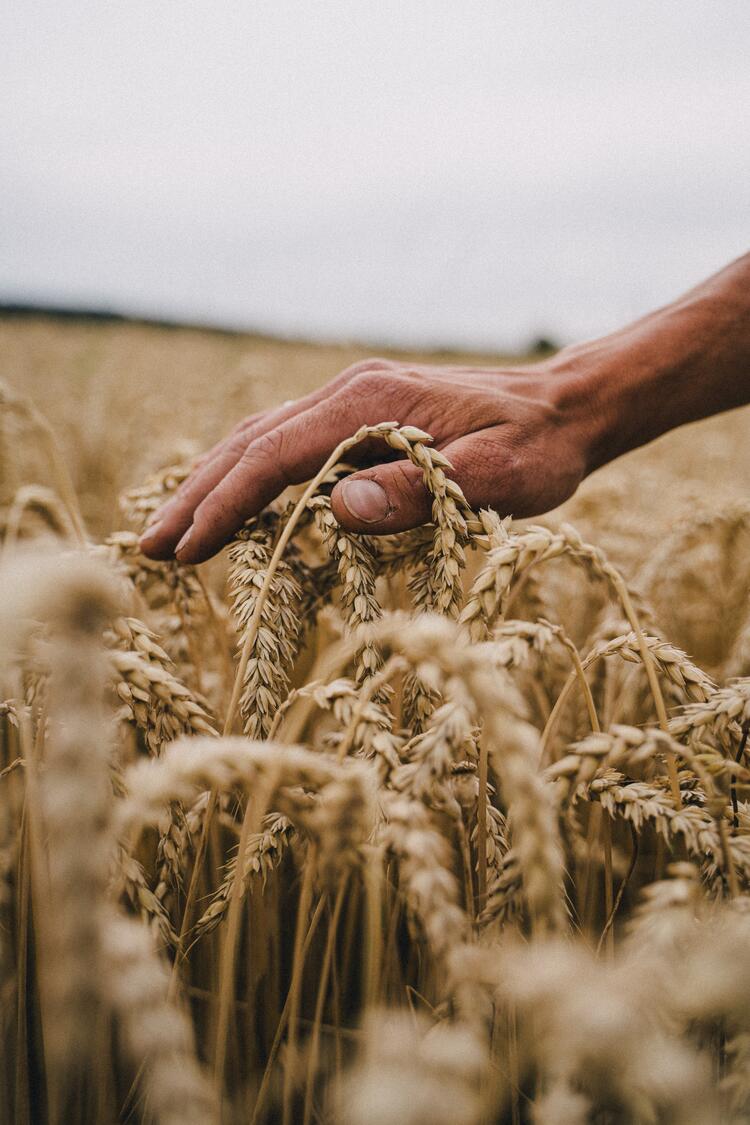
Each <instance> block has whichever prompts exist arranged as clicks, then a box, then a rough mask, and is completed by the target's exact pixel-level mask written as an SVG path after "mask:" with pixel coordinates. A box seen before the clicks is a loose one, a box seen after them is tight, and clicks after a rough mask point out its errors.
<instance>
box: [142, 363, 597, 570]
mask: <svg viewBox="0 0 750 1125" xmlns="http://www.w3.org/2000/svg"><path fill="white" fill-rule="evenodd" d="M581 397H582V396H581V395H580V394H579V393H577V391H576V388H575V380H571V379H570V377H569V376H566V375H563V374H561V373H560V372H559V371H558V370H556V369H555V368H554V365H553V364H544V363H540V364H535V365H533V366H530V367H526V368H517V369H513V368H508V369H477V368H471V367H431V366H424V367H422V366H416V367H415V366H411V365H406V364H403V363H396V362H391V361H388V360H378V359H373V360H367V361H365V362H363V363H358V364H355V365H354V366H353V367H349V368H347V370H346V371H343V372H342V373H341V374H340V375H339V376H337V378H335V379H334V380H332V382H330V383H328V384H327V385H326V386H325V387H323V388H322V389H320V390H318V391H315V392H314V393H313V394H310V395H307V396H306V397H305V398H302V399H299V400H298V401H296V402H291V403H286V404H285V405H283V406H281V407H279V408H277V409H274V410H269V411H266V412H264V413H261V414H255V415H252V416H250V417H249V418H246V419H245V420H244V421H243V422H241V423H240V424H239V425H238V426H237V427H236V428H235V429H234V430H233V431H232V433H231V434H230V435H229V436H228V437H227V438H226V439H225V440H224V441H222V442H220V443H219V444H218V445H217V446H215V447H214V448H213V449H212V450H210V451H209V452H208V453H207V454H206V455H205V456H204V457H203V458H202V459H201V460H200V461H199V463H198V465H197V466H196V468H195V469H194V470H193V472H192V473H191V475H190V476H189V477H188V478H187V479H186V480H185V481H184V482H183V484H182V486H181V487H180V489H179V490H178V492H177V494H176V495H175V497H174V498H173V499H172V500H170V501H169V503H168V504H166V505H165V506H164V507H163V508H162V509H161V510H160V511H159V512H158V513H157V515H156V519H155V521H154V523H153V524H152V525H151V527H150V528H149V529H148V530H147V532H146V533H145V534H144V536H143V538H142V540H141V546H142V549H143V551H144V552H145V553H146V554H147V555H149V556H150V557H151V558H156V559H169V558H172V557H173V556H176V557H177V558H178V559H179V560H180V561H181V562H186V563H198V562H202V561H204V560H205V559H208V558H210V557H211V556H212V555H214V554H216V552H217V551H219V550H220V549H221V548H222V547H223V546H224V545H225V544H226V543H227V542H228V541H229V540H230V539H231V538H232V536H233V535H234V534H235V532H237V530H238V529H239V528H240V527H241V526H242V525H243V523H244V522H245V520H247V519H248V518H250V517H251V516H254V515H257V514H258V512H260V511H261V510H262V509H263V508H264V507H265V506H266V505H267V504H269V503H270V502H271V501H272V500H273V499H275V497H277V496H278V495H279V494H280V493H281V492H282V491H283V490H284V488H286V486H287V485H291V484H300V483H302V482H303V481H306V480H309V479H310V478H311V477H312V476H314V474H315V473H316V472H317V471H318V470H319V469H320V468H321V466H322V465H323V464H324V463H325V461H326V459H327V458H328V457H329V456H330V454H331V453H332V451H333V450H334V449H335V447H336V446H337V445H338V443H339V442H340V441H342V440H343V439H345V438H347V437H349V436H350V435H351V434H352V433H354V432H355V431H356V430H357V429H358V428H359V427H360V426H362V425H373V424H376V423H378V422H382V421H389V420H395V421H397V422H399V423H400V424H402V425H406V424H409V425H413V426H417V427H419V428H420V429H422V430H426V431H427V432H428V433H430V434H431V435H432V437H433V439H434V442H435V445H436V447H437V448H438V449H440V450H442V451H443V453H444V454H445V456H446V457H447V458H448V459H449V460H450V462H451V464H452V465H453V470H454V471H453V473H452V474H451V475H452V477H453V479H455V480H456V481H457V483H458V484H459V485H460V486H461V488H462V489H463V491H464V494H465V496H466V498H467V500H468V502H469V504H471V505H472V507H474V508H479V507H484V506H491V507H493V508H495V509H496V510H497V511H498V512H500V513H501V514H502V515H505V514H513V515H515V516H532V515H538V514H539V513H541V512H544V511H548V510H549V509H550V508H553V507H555V506H556V505H557V504H559V503H561V502H562V501H563V500H565V499H567V498H568V497H569V496H570V495H572V493H573V492H574V491H575V489H576V487H577V486H578V484H579V482H580V481H581V479H582V478H583V476H584V475H585V474H586V472H587V471H588V468H589V466H588V461H587V459H588V453H589V450H588V443H587V440H586V431H587V427H586V424H585V409H582V406H585V403H584V404H582V402H581ZM388 457H389V451H388V449H387V447H386V446H385V444H384V443H383V442H379V441H377V440H373V441H367V442H364V443H362V445H361V446H359V447H356V448H355V449H354V450H353V451H351V453H350V454H348V455H347V460H350V459H353V460H354V463H355V464H357V465H360V464H361V465H363V466H366V467H363V468H362V469H361V470H360V471H358V472H355V473H353V474H352V475H350V476H348V477H346V478H345V479H344V480H343V481H341V482H340V483H339V484H337V485H336V487H335V488H334V490H333V493H332V496H331V504H332V507H333V512H334V515H335V516H336V518H337V520H338V521H339V522H340V523H341V525H342V526H343V527H344V528H346V529H348V530H350V531H360V532H367V533H368V534H375V535H380V534H386V533H389V532H395V531H405V530H407V529H409V528H413V527H417V526H419V525H420V524H422V523H425V522H427V521H428V520H429V518H430V506H431V501H430V496H429V493H428V492H427V490H426V488H425V487H424V484H423V483H422V477H421V473H420V471H419V469H417V468H416V467H415V466H414V465H412V464H410V462H408V461H406V460H388Z"/></svg>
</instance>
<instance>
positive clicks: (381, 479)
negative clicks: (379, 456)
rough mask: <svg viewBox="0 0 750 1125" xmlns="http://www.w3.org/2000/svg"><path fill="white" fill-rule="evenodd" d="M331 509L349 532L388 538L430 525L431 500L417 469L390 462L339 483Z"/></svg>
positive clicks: (405, 462) (332, 497) (402, 463)
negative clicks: (391, 535) (395, 532)
mask: <svg viewBox="0 0 750 1125" xmlns="http://www.w3.org/2000/svg"><path fill="white" fill-rule="evenodd" d="M331 508H332V510H333V514H334V516H335V517H336V519H337V520H338V522H339V523H340V524H341V526H342V527H343V528H344V529H345V530H346V531H362V532H366V533H367V534H368V535H389V534H391V532H394V531H409V530H410V529H411V528H412V527H419V526H420V525H421V524H423V523H427V521H428V520H429V519H430V517H431V514H432V498H431V496H430V493H429V492H428V491H427V489H426V488H425V486H424V483H423V481H422V472H421V470H420V469H418V468H417V466H416V465H412V464H411V462H409V461H390V462H388V463H387V464H385V465H376V466H375V467H374V468H372V469H365V470H364V471H363V472H361V473H353V474H352V475H351V476H350V477H347V478H346V479H345V480H343V481H340V482H339V483H338V484H337V485H336V487H335V488H334V490H333V492H332V493H331Z"/></svg>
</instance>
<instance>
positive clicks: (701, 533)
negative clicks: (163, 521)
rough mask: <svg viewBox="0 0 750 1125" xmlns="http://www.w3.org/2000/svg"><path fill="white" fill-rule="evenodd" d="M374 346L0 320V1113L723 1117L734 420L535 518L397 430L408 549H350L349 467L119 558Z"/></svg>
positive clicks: (739, 1020)
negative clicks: (178, 496)
mask: <svg viewBox="0 0 750 1125" xmlns="http://www.w3.org/2000/svg"><path fill="white" fill-rule="evenodd" d="M365 354H367V353H366V352H365V351H364V350H363V349H355V348H353V347H352V348H344V347H333V346H322V345H320V346H312V345H304V344H294V343H281V342H276V341H272V340H267V339H262V338H258V337H249V336H240V335H230V334H222V333H209V332H200V331H197V330H187V329H166V328H155V327H148V326H144V325H134V324H123V323H120V324H118V323H114V324H91V323H85V322H75V321H69V322H64V323H61V322H57V321H54V320H48V319H45V318H37V319H29V318H23V317H18V318H13V317H8V318H5V319H4V320H2V321H0V356H1V357H2V358H1V359H0V379H2V383H0V531H1V534H2V554H1V556H0V570H1V573H0V1021H1V1022H0V1027H1V1028H2V1055H1V1056H0V1114H2V1121H3V1122H7V1123H8V1125H10V1123H11V1122H19V1123H22V1125H31V1123H36V1122H45V1123H46V1122H51V1123H53V1125H57V1123H62V1122H65V1123H68V1122H71V1123H75V1122H81V1123H86V1125H89V1123H95V1125H98V1123H100V1122H110V1121H111V1122H117V1121H121V1122H139V1121H142V1122H148V1123H154V1125H177V1123H183V1122H196V1125H197V1123H198V1122H201V1123H203V1122H207V1123H211V1122H223V1123H225V1125H234V1123H240V1122H242V1123H258V1125H260V1123H263V1122H279V1123H281V1125H293V1123H294V1125H296V1123H300V1125H313V1123H336V1125H386V1123H388V1125H390V1123H403V1125H494V1123H502V1125H506V1123H507V1125H521V1123H522V1122H534V1123H536V1125H584V1123H598V1125H605V1123H606V1125H619V1123H629V1122H633V1123H638V1125H641V1123H643V1125H651V1123H654V1125H656V1123H664V1125H708V1123H711V1122H727V1123H735V1122H742V1121H747V1120H749V1119H750V804H748V795H749V792H750V791H749V789H748V785H749V783H750V771H749V768H748V767H749V765H750V763H748V761H747V760H746V746H747V739H748V731H750V615H749V613H748V611H749V610H750V605H749V604H748V579H749V577H750V561H748V560H749V559H750V556H749V555H748V545H749V544H748V539H749V536H750V532H749V530H748V529H749V528H750V504H747V503H746V502H745V501H744V499H743V495H744V494H745V493H746V490H747V486H748V483H749V482H750V456H748V453H747V433H748V429H747V427H748V415H747V413H746V412H744V411H743V412H736V413H735V414H733V415H729V416H726V417H723V418H719V419H715V420H712V421H710V422H707V423H702V424H700V425H698V426H691V427H688V428H686V429H685V430H684V431H682V432H679V433H676V434H673V435H670V436H669V437H667V438H665V439H662V440H660V441H659V442H657V443H655V444H654V445H653V446H652V447H650V448H649V449H646V450H642V451H640V452H638V453H636V454H631V455H629V456H628V457H626V458H624V459H622V460H621V461H620V462H619V463H617V464H615V465H613V466H610V467H609V468H608V469H606V470H604V471H602V472H600V473H598V474H596V475H595V476H594V477H592V478H591V479H590V480H588V481H587V482H585V483H584V485H583V486H582V488H581V490H580V492H579V494H578V495H577V496H576V497H575V498H574V499H573V500H572V501H570V502H569V503H568V504H567V505H566V506H565V507H564V509H561V510H560V511H557V512H553V513H550V514H549V515H548V516H546V517H544V518H543V519H541V520H539V521H536V522H534V523H529V522H524V523H514V522H513V521H512V520H510V519H509V518H502V517H504V516H505V513H500V514H498V513H494V512H491V511H482V512H474V511H472V510H470V509H469V507H468V505H467V504H466V501H465V500H464V497H463V495H462V493H461V490H460V488H459V487H458V486H457V484H456V483H455V482H453V481H452V479H451V469H450V466H449V465H448V464H447V463H446V462H445V459H444V458H443V457H442V456H441V455H440V453H439V451H438V450H436V449H434V448H433V446H432V444H431V441H430V438H429V435H427V434H424V433H422V432H420V431H419V430H416V429H415V428H413V427H410V426H408V425H399V424H398V423H399V421H400V420H395V421H394V420H387V419H384V420H383V424H382V425H380V426H377V427H370V428H369V430H368V431H367V433H368V435H370V436H373V435H374V436H375V437H377V438H378V439H379V440H382V441H383V443H384V446H387V447H389V448H390V449H391V450H392V451H393V450H395V451H396V453H397V454H398V455H400V456H403V457H406V458H409V459H410V460H411V461H413V462H414V463H415V464H417V465H418V466H419V467H420V469H421V470H422V473H423V477H424V480H425V484H426V485H427V487H428V488H429V490H430V492H431V494H432V496H433V522H432V524H431V525H429V526H428V527H425V528H422V529H419V530H418V531H415V532H407V533H404V534H402V535H397V536H388V537H383V538H368V537H360V536H355V535H351V534H349V533H346V532H343V531H342V530H341V529H340V528H339V527H338V526H337V524H336V522H335V520H334V519H333V516H332V514H331V509H330V503H329V499H328V494H329V492H330V488H331V485H332V483H333V482H334V481H335V480H336V479H337V478H338V476H339V475H340V474H341V473H342V472H345V471H346V454H347V445H346V443H345V445H344V447H341V448H339V449H338V450H337V451H336V454H335V456H333V457H332V458H331V460H330V463H329V464H328V465H327V466H325V468H324V469H323V470H322V471H321V473H320V474H319V475H318V477H317V478H316V479H315V480H314V481H311V482H310V483H309V485H307V486H304V487H299V488H297V489H295V490H292V491H290V492H289V493H288V494H284V496H282V497H281V498H279V500H278V501H276V502H275V503H274V504H273V505H272V506H271V507H270V508H268V509H267V510H266V511H265V512H263V513H261V515H259V516H258V517H257V519H255V520H252V521H249V522H248V524H247V525H246V527H245V528H244V529H243V531H242V532H241V533H240V534H239V535H238V536H237V538H236V540H235V541H234V543H233V544H231V545H230V547H229V548H228V550H227V551H226V552H225V553H224V556H223V557H222V558H221V559H219V560H216V561H214V562H213V563H211V564H209V565H208V566H206V567H201V568H191V567H185V566H179V565H177V564H175V563H155V562H152V561H150V560H148V559H146V558H145V557H144V556H143V555H142V554H141V553H140V552H139V550H138V534H139V532H140V531H141V530H142V529H143V528H144V527H145V526H146V525H147V523H148V520H149V518H150V517H151V515H152V514H153V512H154V511H155V510H156V508H157V507H158V506H159V505H160V504H161V503H162V502H164V500H165V499H166V498H168V496H169V495H170V493H172V492H173V491H174V489H175V488H176V487H178V485H179V483H180V482H181V480H182V479H184V477H185V475H186V473H187V472H188V471H189V468H190V465H191V463H192V461H193V459H194V457H195V456H196V455H197V453H198V452H200V450H201V449H202V448H203V447H204V446H205V445H206V444H208V443H209V442H211V441H213V440H215V439H216V438H217V437H219V436H220V435H221V433H222V432H224V431H225V430H227V429H228V428H229V427H230V426H231V425H232V424H233V423H234V422H236V421H237V419H238V418H239V417H240V416H241V415H242V414H246V413H249V412H250V411H252V410H254V409H259V408H261V407H263V406H266V405H270V404H271V403H273V402H277V401H279V399H280V398H291V397H296V396H297V395H299V394H302V393H304V392H306V391H308V390H310V389H312V387H313V386H315V385H317V384H318V383H320V382H321V381H322V380H323V379H324V378H328V377H331V376H332V375H334V374H335V373H336V372H337V371H338V370H340V369H341V368H342V367H344V366H346V365H347V364H349V363H351V362H353V361H354V360H356V359H358V358H362V357H363V356H364V355H365ZM420 358H422V359H424V358H430V359H433V360H436V359H439V358H440V357H434V356H433V357H420ZM451 359H453V357H451ZM362 436H363V434H362V433H360V434H358V435H352V443H353V442H354V441H356V440H357V439H358V438H361V437H362Z"/></svg>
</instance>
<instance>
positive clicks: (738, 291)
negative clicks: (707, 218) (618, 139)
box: [551, 254, 750, 471]
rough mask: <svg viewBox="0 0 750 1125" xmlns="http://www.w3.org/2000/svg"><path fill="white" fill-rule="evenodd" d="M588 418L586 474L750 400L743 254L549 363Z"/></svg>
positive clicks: (747, 259)
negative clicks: (658, 306)
mask: <svg viewBox="0 0 750 1125" xmlns="http://www.w3.org/2000/svg"><path fill="white" fill-rule="evenodd" d="M551 367H552V369H553V371H554V372H555V374H556V375H557V376H559V377H562V382H563V384H564V386H565V387H566V391H565V394H566V395H567V396H570V397H571V398H572V399H575V400H576V403H577V408H578V410H579V411H580V413H581V415H582V416H583V417H585V418H586V423H585V425H586V427H587V434H588V439H587V440H588V446H589V458H588V460H589V471H591V470H593V469H596V468H598V467H599V466H600V465H603V464H605V463H606V462H608V461H611V460H613V458H615V457H618V456H619V455H620V454H621V453H625V452H627V451H628V450H629V449H634V448H635V447H636V446H639V445H644V444H645V443H646V442H649V441H651V440H653V439H654V438H656V437H658V436H659V435H660V434H663V433H665V432H666V431H667V430H671V429H673V428H674V427H676V426H681V425H683V424H684V423H686V422H694V421H696V420H697V419H698V418H704V417H707V416H708V415H711V414H717V413H719V412H720V411H723V410H730V409H732V408H733V407H736V406H742V405H744V404H746V403H748V402H750V254H746V255H745V256H744V257H742V258H740V259H738V260H737V261H736V262H733V263H732V264H731V265H729V266H727V267H726V268H725V269H723V270H722V271H721V272H720V273H718V274H716V275H715V276H714V277H712V278H710V279H709V280H708V281H705V282H703V283H702V284H701V285H699V286H698V287H697V288H695V289H693V290H691V291H690V292H689V293H686V294H685V295H684V296H683V297H681V298H679V299H678V300H677V301H675V302H674V303H673V304H671V305H668V306H666V307H665V308H662V309H658V310H657V311H656V312H653V313H651V314H649V315H648V316H646V317H644V318H643V319H642V320H639V321H636V323H635V324H632V325H629V326H628V327H627V328H624V329H622V330H620V331H618V332H615V333H613V334H612V335H610V336H606V337H603V338H602V339H599V340H594V341H592V342H590V343H586V344H579V345H576V346H575V347H571V348H565V349H564V350H563V351H561V352H560V353H559V354H558V355H557V356H556V357H555V358H554V359H553V360H552V361H551Z"/></svg>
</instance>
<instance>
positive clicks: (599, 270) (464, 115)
mask: <svg viewBox="0 0 750 1125" xmlns="http://www.w3.org/2000/svg"><path fill="white" fill-rule="evenodd" d="M6 13H7V14H6V18H5V21H4V24H5V27H4V30H3V34H2V35H1V36H0V81H2V83H3V85H4V87H5V89H4V97H3V106H4V112H3V114H2V121H0V206H1V208H2V210H1V224H0V300H4V301H9V300H31V301H35V302H36V301H49V302H54V303H56V304H66V305H83V306H89V307H92V306H93V307H99V308H101V307H109V308H115V309H117V310H120V311H125V312H132V313H138V314H145V315H154V316H168V317H174V318H178V319H190V320H198V321H200V322H202V323H215V324H221V325H228V326H238V327H249V328H260V329H265V330H271V331H276V332H281V333H284V334H292V335H312V336H316V337H328V338H331V337H334V338H335V337H345V338H361V339H365V340H367V341H371V342H378V341H380V342H389V341H393V342H414V343H434V344H452V343H455V344H469V345H475V346H480V347H481V346H506V345H510V346H514V345H518V344H519V343H524V342H526V341H527V340H528V339H530V338H531V337H532V336H534V335H535V334H540V333H546V334H552V335H555V336H557V337H558V338H561V339H573V338H577V337H581V336H588V335H592V334H595V333H599V332H602V331H606V330H608V329H610V328H614V327H616V326H617V325H618V324H620V323H622V322H624V321H626V320H628V319H630V318H632V317H633V316H635V315H637V314H639V313H641V312H644V311H646V310H647V309H648V308H650V307H652V306H653V305H655V304H658V303H661V302H663V301H666V300H668V299H670V298H671V297H673V296H676V295H677V294H678V293H679V292H680V291H681V290H682V289H685V288H687V287H688V286H689V285H690V284H692V283H694V282H696V281H698V280H699V279H700V278H701V277H702V276H705V275H706V274H707V273H709V272H711V271H713V270H714V269H716V268H718V267H720V266H721V265H722V264H723V263H724V262H725V261H727V260H729V259H730V258H732V257H735V256H737V255H738V254H739V253H741V252H743V251H744V250H747V249H748V248H750V235H749V230H750V3H749V2H748V0H706V2H704V0H627V3H626V2H624V0H623V2H618V3H615V2H613V0H598V2H596V0H586V2H584V0H445V2H443V0H377V2H376V3H372V2H371V0H368V2H365V0H298V2H295V3H288V2H284V0H243V2H235V0H210V2H209V0H190V2H189V3H188V2H184V3H180V2H178V0H157V2H155V0H118V2H110V3H102V2H101V0H95V2H94V0H92V2H82V0H69V2H68V3H60V0H11V3H10V8H9V9H8V8H6Z"/></svg>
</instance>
